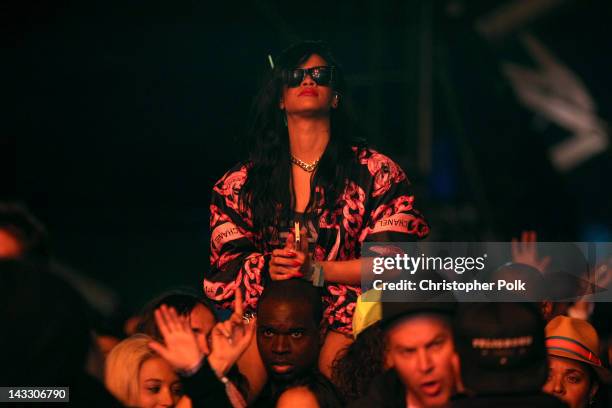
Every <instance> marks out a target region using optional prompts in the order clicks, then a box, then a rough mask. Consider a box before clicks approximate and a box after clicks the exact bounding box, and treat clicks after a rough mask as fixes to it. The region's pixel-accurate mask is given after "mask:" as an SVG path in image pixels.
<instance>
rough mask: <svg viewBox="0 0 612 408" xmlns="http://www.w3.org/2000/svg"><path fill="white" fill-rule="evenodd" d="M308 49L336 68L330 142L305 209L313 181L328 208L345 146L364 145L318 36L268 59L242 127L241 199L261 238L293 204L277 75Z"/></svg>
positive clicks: (345, 160) (347, 154)
mask: <svg viewBox="0 0 612 408" xmlns="http://www.w3.org/2000/svg"><path fill="white" fill-rule="evenodd" d="M312 54H317V55H319V56H321V57H322V58H323V59H325V61H326V62H327V63H328V64H329V65H333V66H335V67H336V72H335V77H334V81H333V83H332V87H333V89H334V91H335V92H337V93H338V94H339V95H340V102H339V104H338V107H337V108H336V109H332V110H331V111H330V128H331V129H330V131H331V132H330V133H331V134H330V141H329V143H328V145H327V148H326V150H325V153H324V154H323V156H322V157H321V160H320V162H319V166H318V168H317V171H316V173H315V175H314V177H313V178H312V181H311V191H310V194H311V195H310V200H309V203H308V206H307V211H311V210H312V209H313V208H314V207H315V206H316V203H317V202H319V197H315V186H318V187H320V188H322V190H323V191H324V201H325V208H327V209H330V210H331V209H333V207H334V206H335V205H336V202H337V201H338V198H339V196H340V194H341V193H342V191H343V190H344V187H345V184H346V180H347V178H348V176H349V169H350V164H351V161H352V160H355V155H354V153H353V152H352V151H351V147H352V146H363V144H364V143H363V139H362V138H360V137H359V136H358V135H357V132H358V129H357V127H356V126H354V125H353V121H352V120H351V117H352V115H350V114H349V110H350V106H349V103H348V98H347V87H346V83H345V80H344V76H343V73H342V68H341V67H340V65H339V64H338V62H337V61H336V59H335V58H334V56H333V55H332V53H331V52H330V51H329V49H328V47H327V45H326V44H325V43H323V42H319V41H304V42H301V43H298V44H295V45H293V46H291V47H289V48H288V49H286V50H285V51H283V52H282V54H281V55H280V56H279V57H278V58H276V60H275V61H274V68H273V69H272V70H271V71H270V72H269V74H268V75H267V77H266V78H265V80H264V84H263V86H262V88H261V90H260V92H259V94H258V95H257V97H256V99H255V102H254V104H253V107H252V111H251V121H250V126H249V131H248V146H250V152H249V166H250V168H249V172H248V174H249V175H248V178H247V180H246V182H245V184H244V186H243V188H242V190H241V202H242V203H243V204H245V205H246V206H247V207H250V208H251V210H252V214H253V228H254V230H255V232H256V233H258V235H259V237H260V238H261V239H262V240H263V241H264V242H269V240H270V239H271V238H273V237H275V236H276V234H277V233H278V227H279V224H280V222H281V220H283V219H285V220H287V219H289V218H290V217H291V214H292V211H293V207H294V194H293V190H292V188H291V187H290V186H291V184H290V182H291V161H290V158H289V156H290V151H289V133H288V131H287V126H286V124H285V120H284V115H285V113H284V111H282V110H281V109H280V108H279V101H280V98H281V96H282V91H283V85H284V82H283V75H284V73H286V72H287V71H288V70H291V69H294V68H296V67H297V66H299V65H300V64H302V63H303V62H304V61H306V60H307V59H308V58H309V57H310V56H311V55H312ZM270 227H271V230H270Z"/></svg>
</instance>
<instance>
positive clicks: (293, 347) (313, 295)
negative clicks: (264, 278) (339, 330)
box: [255, 279, 323, 407]
mask: <svg viewBox="0 0 612 408" xmlns="http://www.w3.org/2000/svg"><path fill="white" fill-rule="evenodd" d="M322 317H323V308H322V304H321V295H320V293H319V291H318V289H317V288H315V287H314V286H312V284H310V283H309V282H306V281H303V280H300V279H290V280H283V281H272V282H270V283H269V284H268V285H266V288H265V290H264V291H263V293H262V295H261V298H260V299H259V303H258V306H257V346H258V348H259V353H260V355H261V358H262V360H263V363H264V366H265V367H266V371H267V373H268V378H269V380H268V383H267V384H266V386H265V388H264V390H263V392H262V394H261V395H260V396H259V398H258V400H257V401H256V403H255V406H257V407H260V406H261V407H264V406H272V404H273V403H274V400H275V398H276V397H278V395H280V393H281V392H282V391H283V390H284V389H285V388H286V387H287V386H288V385H290V384H291V383H292V382H293V381H295V380H296V379H298V378H300V377H303V376H304V375H306V374H309V373H312V372H313V371H315V370H316V369H317V364H318V359H319V350H320V348H321V342H322V336H321V334H320V329H319V324H320V322H321V320H322Z"/></svg>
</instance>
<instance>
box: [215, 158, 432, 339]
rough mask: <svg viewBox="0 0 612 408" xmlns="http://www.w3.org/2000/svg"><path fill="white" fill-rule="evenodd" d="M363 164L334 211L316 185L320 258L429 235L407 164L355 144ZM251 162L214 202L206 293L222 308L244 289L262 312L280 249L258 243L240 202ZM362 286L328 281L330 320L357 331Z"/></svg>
mask: <svg viewBox="0 0 612 408" xmlns="http://www.w3.org/2000/svg"><path fill="white" fill-rule="evenodd" d="M353 151H354V152H355V161H354V162H353V165H354V166H355V167H354V168H353V169H351V170H352V171H351V172H350V173H349V174H351V175H352V176H351V178H353V179H351V180H349V181H348V183H347V187H346V188H345V190H344V192H343V194H342V195H341V197H340V198H339V200H338V202H337V205H336V206H335V207H334V210H332V211H330V210H327V209H324V205H323V204H324V203H325V192H324V191H323V188H322V187H320V186H315V200H316V201H315V202H316V203H317V206H316V209H315V212H316V216H315V219H316V220H318V229H319V230H318V236H317V240H316V244H315V248H314V251H313V254H312V255H313V258H314V259H315V260H317V261H344V260H350V259H355V258H359V256H360V252H361V243H362V242H364V241H414V240H417V239H422V238H424V237H426V236H427V235H428V234H429V226H428V225H427V223H426V221H425V220H424V218H423V217H422V216H421V214H420V213H419V212H418V211H417V210H416V209H415V208H414V205H413V204H414V196H413V195H412V193H411V188H410V183H409V181H408V179H407V178H406V175H405V173H404V172H403V171H402V169H401V168H400V167H399V166H398V165H397V164H396V163H395V162H393V161H392V160H391V159H390V158H388V157H387V156H385V155H383V154H380V153H378V152H376V151H374V150H372V149H368V148H362V149H358V148H353ZM249 168H250V164H248V163H247V164H238V165H237V166H235V167H234V168H232V169H231V170H230V171H229V172H227V173H226V174H225V175H224V176H223V177H222V178H221V179H220V180H219V181H218V182H217V183H215V185H214V187H213V192H212V200H211V205H210V213H211V214H210V229H211V240H210V265H211V269H210V270H209V271H208V272H207V273H206V274H205V278H204V292H205V294H206V295H207V296H208V297H209V298H210V299H212V300H214V301H215V302H217V303H218V304H219V305H220V307H222V308H229V307H231V302H232V300H233V297H234V292H235V290H236V288H238V287H242V288H243V293H244V299H245V304H246V305H245V306H246V307H247V309H248V310H251V311H254V310H255V308H256V306H257V300H258V299H259V296H260V295H261V292H262V290H263V288H264V286H265V285H266V282H268V281H269V280H270V275H269V272H268V264H269V261H270V257H271V252H272V249H274V248H272V247H270V245H266V244H257V242H258V241H259V240H257V239H256V236H255V233H254V231H253V222H252V215H251V210H250V208H244V206H241V205H239V195H240V189H241V188H242V186H243V185H244V182H245V180H246V179H247V177H248V172H249ZM360 293H361V288H360V287H359V286H352V285H343V284H337V283H333V282H326V284H325V291H324V298H323V300H324V302H325V314H324V316H325V323H326V325H327V326H328V327H329V328H331V329H333V330H336V331H339V332H342V333H345V334H350V333H351V332H352V327H351V324H352V317H353V310H354V308H355V302H356V300H357V296H359V295H360Z"/></svg>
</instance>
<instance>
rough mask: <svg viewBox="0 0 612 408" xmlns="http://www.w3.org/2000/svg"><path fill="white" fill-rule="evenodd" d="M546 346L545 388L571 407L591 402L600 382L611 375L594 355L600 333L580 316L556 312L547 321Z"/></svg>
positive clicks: (590, 404)
mask: <svg viewBox="0 0 612 408" xmlns="http://www.w3.org/2000/svg"><path fill="white" fill-rule="evenodd" d="M546 348H547V350H548V356H549V361H550V363H549V364H550V371H549V377H548V381H547V382H546V384H545V385H544V391H545V392H547V393H549V394H552V395H554V396H556V397H558V398H560V399H561V400H563V401H564V402H565V403H567V404H568V405H569V407H570V408H586V407H590V406H592V405H593V404H594V403H595V401H596V395H597V391H598V390H599V387H600V383H601V382H608V381H609V379H610V372H609V371H608V370H607V369H606V368H604V366H603V364H602V362H601V360H600V359H599V357H598V355H597V353H598V351H599V337H598V336H597V332H596V331H595V329H594V328H593V326H591V325H590V324H589V323H588V322H586V321H584V320H581V319H574V318H571V317H565V316H557V317H555V318H554V319H553V320H551V321H550V322H549V323H548V324H547V325H546Z"/></svg>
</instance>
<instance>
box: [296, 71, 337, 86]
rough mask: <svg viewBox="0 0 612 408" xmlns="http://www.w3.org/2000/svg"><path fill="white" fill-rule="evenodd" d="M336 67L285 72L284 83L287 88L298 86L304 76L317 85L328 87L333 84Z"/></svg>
mask: <svg viewBox="0 0 612 408" xmlns="http://www.w3.org/2000/svg"><path fill="white" fill-rule="evenodd" d="M335 72H336V67H330V66H321V67H312V68H296V69H292V70H291V71H286V72H285V76H284V79H285V83H286V84H287V86H288V87H289V88H295V87H297V86H300V84H301V83H302V81H303V80H304V78H306V74H308V76H310V77H311V78H312V80H313V81H315V83H316V84H317V85H321V86H329V85H330V84H331V83H332V82H334V74H335Z"/></svg>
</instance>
